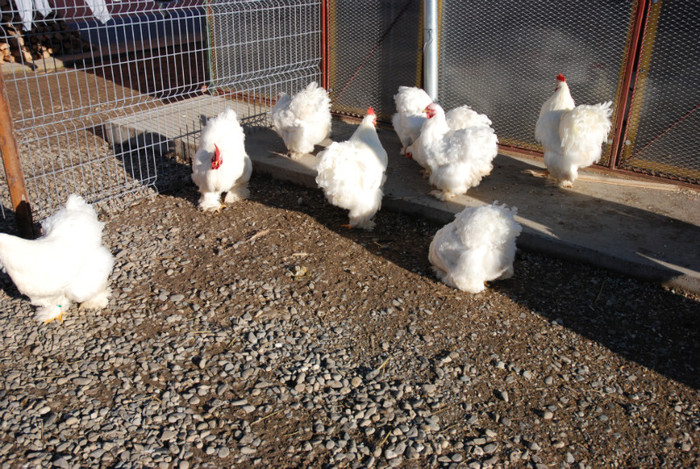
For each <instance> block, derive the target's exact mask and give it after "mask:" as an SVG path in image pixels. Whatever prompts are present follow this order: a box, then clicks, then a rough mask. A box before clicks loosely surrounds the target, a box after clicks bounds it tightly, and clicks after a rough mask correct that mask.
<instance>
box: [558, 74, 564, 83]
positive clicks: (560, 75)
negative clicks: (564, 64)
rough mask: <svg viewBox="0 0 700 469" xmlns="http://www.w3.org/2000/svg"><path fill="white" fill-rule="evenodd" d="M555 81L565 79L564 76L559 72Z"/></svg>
mask: <svg viewBox="0 0 700 469" xmlns="http://www.w3.org/2000/svg"><path fill="white" fill-rule="evenodd" d="M557 81H566V77H565V76H564V75H562V74H561V73H560V74H559V75H557Z"/></svg>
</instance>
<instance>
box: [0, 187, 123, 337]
mask: <svg viewBox="0 0 700 469" xmlns="http://www.w3.org/2000/svg"><path fill="white" fill-rule="evenodd" d="M103 227H104V223H102V222H100V221H99V220H98V219H97V213H96V212H95V209H93V208H92V207H91V206H90V205H88V204H87V203H86V202H85V201H84V200H83V198H82V197H80V196H79V195H76V194H72V195H71V196H70V197H68V201H67V202H66V206H65V207H64V208H62V209H61V210H59V211H58V212H56V213H55V214H54V215H52V216H51V217H49V218H47V219H46V220H44V221H43V222H42V229H43V232H44V234H43V236H41V237H40V238H38V239H35V240H27V239H22V238H18V237H16V236H12V235H9V234H5V233H2V234H0V264H2V267H3V269H4V270H5V271H6V272H7V273H8V275H9V276H10V278H11V279H12V281H13V282H14V283H15V285H16V286H17V289H18V290H19V291H20V293H22V294H24V295H26V296H28V297H29V299H30V300H31V303H32V304H33V305H35V306H38V309H37V310H36V318H37V319H38V320H40V321H44V322H46V323H48V322H50V321H52V320H54V319H61V320H62V319H63V313H64V312H65V311H67V310H68V308H69V307H70V305H71V303H73V302H75V303H81V305H80V306H81V308H88V309H101V308H104V307H106V306H107V304H108V302H109V296H110V293H111V292H110V289H109V287H108V280H107V279H108V277H109V274H110V272H111V271H112V266H113V265H114V258H113V257H112V254H111V253H110V252H109V251H108V250H107V248H105V247H104V246H103V245H102V228H103Z"/></svg>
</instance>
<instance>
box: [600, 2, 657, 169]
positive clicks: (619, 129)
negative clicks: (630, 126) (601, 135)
mask: <svg viewBox="0 0 700 469" xmlns="http://www.w3.org/2000/svg"><path fill="white" fill-rule="evenodd" d="M650 5H651V0H639V1H638V2H637V11H636V12H635V15H636V16H635V18H634V25H633V27H632V32H631V35H632V38H631V42H630V47H629V49H628V50H627V52H628V54H629V56H628V60H627V64H626V66H625V71H624V75H623V77H622V86H621V90H620V99H619V100H618V105H619V106H620V109H618V110H617V115H616V116H615V117H616V118H615V122H614V127H613V129H614V133H613V137H612V142H613V146H612V148H611V149H610V158H609V161H608V168H610V169H615V168H616V167H617V164H618V159H619V158H620V155H621V154H622V146H623V145H624V135H626V132H627V129H626V128H625V120H626V119H627V116H628V114H629V98H630V94H631V93H632V92H633V87H635V86H636V84H637V79H636V73H635V68H636V65H637V63H638V62H639V55H640V47H641V45H642V43H643V41H642V38H643V36H644V31H645V30H646V24H647V16H648V13H649V7H650Z"/></svg>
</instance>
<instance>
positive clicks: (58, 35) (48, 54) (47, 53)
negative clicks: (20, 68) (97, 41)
mask: <svg viewBox="0 0 700 469" xmlns="http://www.w3.org/2000/svg"><path fill="white" fill-rule="evenodd" d="M11 1H12V0H0V11H2V16H1V17H0V27H1V28H2V32H3V34H2V35H0V64H2V63H14V62H19V63H31V62H33V61H35V60H41V59H49V58H52V57H60V56H70V55H77V54H81V53H83V52H86V51H88V50H89V44H87V43H86V42H85V41H83V40H82V39H81V38H80V35H79V34H78V32H77V31H76V30H75V29H74V28H70V27H69V26H68V25H67V24H66V22H65V21H64V20H63V19H62V18H58V17H56V15H55V13H51V14H50V15H49V16H47V17H45V18H44V17H42V16H41V15H40V14H37V15H36V17H35V18H34V19H35V21H34V23H33V24H32V29H31V31H24V29H23V28H22V26H21V25H22V20H21V18H20V16H19V14H16V13H14V11H12V10H15V8H13V7H14V4H11Z"/></svg>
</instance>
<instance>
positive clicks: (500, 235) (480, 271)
mask: <svg viewBox="0 0 700 469" xmlns="http://www.w3.org/2000/svg"><path fill="white" fill-rule="evenodd" d="M515 213H516V209H515V208H513V209H508V208H506V206H505V205H497V204H496V203H493V204H492V205H485V206H482V207H467V208H465V209H464V210H462V211H461V212H460V213H458V214H457V215H456V216H455V219H454V221H452V222H451V223H448V224H447V225H445V226H443V227H442V228H440V230H438V232H437V233H435V237H434V238H433V241H432V242H431V243H430V253H429V260H430V263H431V264H432V265H433V268H434V269H435V272H436V274H437V276H438V277H439V278H440V280H442V282H444V283H445V284H447V285H449V286H451V287H454V288H457V289H459V290H462V291H467V292H470V293H479V292H480V291H483V290H484V288H485V285H484V283H485V282H487V281H490V280H496V279H506V278H510V277H512V276H513V260H514V259H515V238H517V237H518V236H519V235H520V232H521V231H522V227H521V226H520V224H519V223H518V222H516V221H515V219H514V218H513V216H514V215H515Z"/></svg>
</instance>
